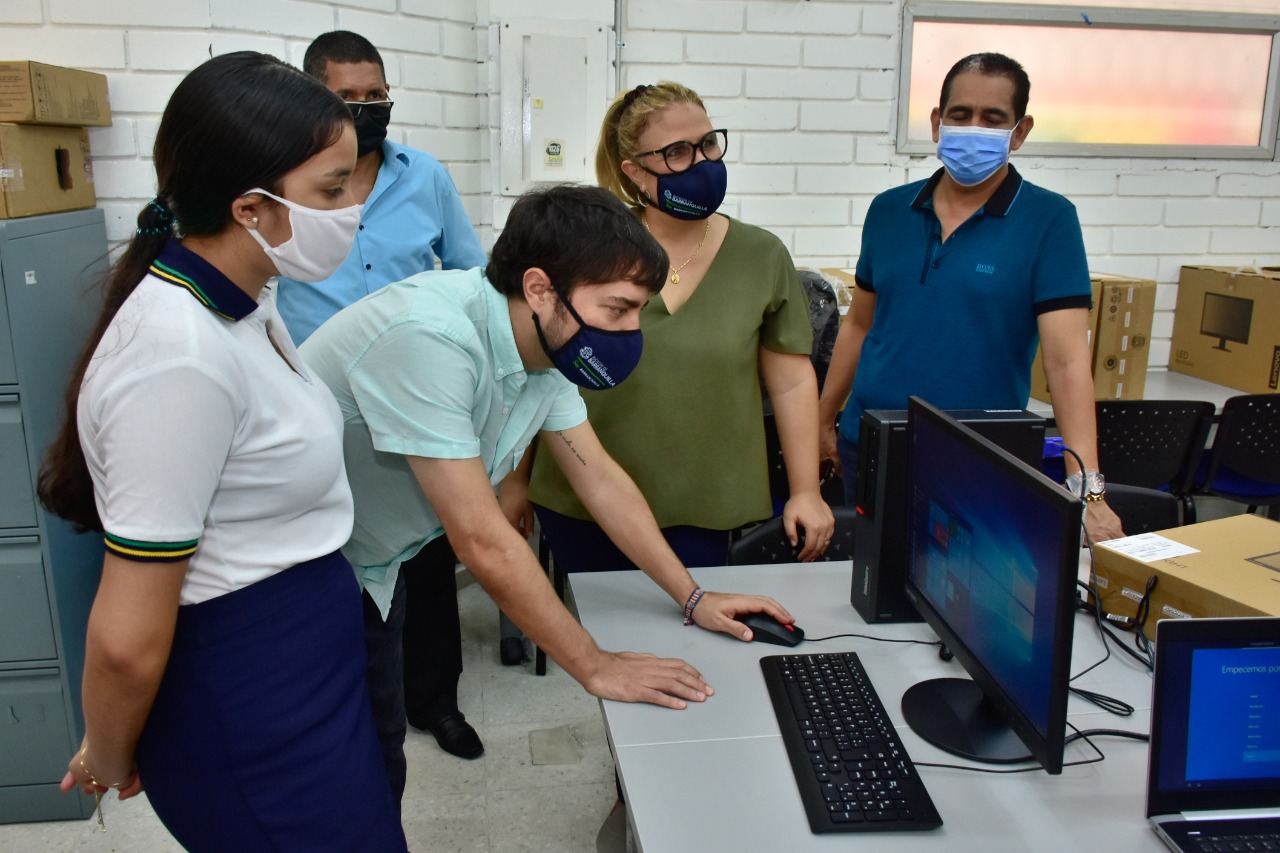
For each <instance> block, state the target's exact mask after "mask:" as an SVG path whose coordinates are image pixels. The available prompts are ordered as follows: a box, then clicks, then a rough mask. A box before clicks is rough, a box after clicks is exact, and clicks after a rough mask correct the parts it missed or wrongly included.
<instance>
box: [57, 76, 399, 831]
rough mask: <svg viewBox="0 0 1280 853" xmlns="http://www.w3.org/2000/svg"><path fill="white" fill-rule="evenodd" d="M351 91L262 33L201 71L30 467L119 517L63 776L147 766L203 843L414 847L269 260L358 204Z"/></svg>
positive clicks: (307, 255) (325, 412)
mask: <svg viewBox="0 0 1280 853" xmlns="http://www.w3.org/2000/svg"><path fill="white" fill-rule="evenodd" d="M355 152H356V142H355V132H354V129H353V126H352V121H351V116H350V113H349V112H348V110H347V108H346V107H345V105H344V104H343V103H342V101H341V100H340V99H339V98H338V97H337V96H335V95H334V94H332V93H331V92H329V91H328V90H327V89H325V88H324V86H322V85H321V84H320V83H318V82H317V81H315V80H313V79H311V78H310V77H308V76H306V75H304V74H302V73H301V72H299V71H297V70H296V69H294V68H292V67H290V66H288V65H285V64H284V63H282V62H280V61H279V60H276V59H275V58H273V57H270V56H266V55H263V54H257V53H235V54H228V55H225V56H220V57H217V58H215V59H212V60H210V61H208V62H206V63H204V64H203V65H201V66H200V67H198V68H197V69H195V70H194V71H192V72H191V74H189V75H188V76H187V77H186V78H185V79H184V80H183V81H182V82H181V83H180V84H179V85H178V87H177V89H176V90H175V91H174V93H173V96H172V98H171V99H170V101H169V104H168V106H167V107H166V109H165V112H164V116H163V118H162V119H161V122H160V127H159V131H158V133H157V136H156V142H155V168H156V178H157V185H158V187H159V192H158V194H157V196H156V198H155V199H154V200H153V201H151V202H149V203H148V204H147V206H146V207H145V208H144V209H143V211H142V212H141V213H140V214H139V216H138V228H137V232H136V234H135V235H134V237H133V238H132V240H131V241H130V243H129V245H128V247H127V249H126V251H125V252H124V254H123V255H122V256H121V258H120V260H119V261H118V262H117V263H116V265H115V267H114V268H113V269H112V272H111V274H110V275H109V277H108V280H107V282H106V286H105V294H104V305H103V308H102V312H101V315H100V317H99V319H98V323H97V325H96V328H95V330H94V332H93V334H92V336H91V338H90V341H89V342H88V345H87V346H86V349H85V353H84V355H83V356H82V359H81V362H80V364H79V366H78V369H77V371H76V373H75V374H74V375H73V378H72V383H71V387H70V389H69V391H68V417H67V421H66V424H65V425H64V427H63V430H62V432H61V434H60V435H59V436H58V438H57V439H56V440H55V442H54V444H53V445H52V447H51V449H50V452H49V456H48V457H47V459H46V461H45V466H44V469H43V471H42V473H41V487H40V495H41V499H42V500H43V501H44V502H45V504H46V505H48V506H49V507H50V509H52V510H53V511H54V512H57V513H58V514H60V515H63V516H64V517H66V518H68V519H70V520H71V521H72V522H74V523H75V524H77V525H78V526H80V527H82V528H85V529H94V530H100V531H102V532H103V535H104V538H105V541H106V555H105V557H104V560H103V572H102V581H101V583H100V585H99V588H98V593H97V596H96V598H95V599H94V604H93V610H92V612H91V614H90V617H89V627H88V638H87V642H86V653H85V673H84V691H83V692H84V715H85V729H86V731H85V738H84V742H83V745H82V747H81V749H80V750H79V751H78V752H76V754H75V755H74V756H72V758H71V761H70V762H69V765H68V773H67V777H66V779H64V780H63V789H64V790H70V789H72V788H79V789H81V790H83V791H85V792H86V793H90V794H94V795H99V794H101V793H103V792H105V791H106V790H107V789H108V788H117V789H119V792H120V797H121V798H125V797H129V796H133V795H134V794H136V793H138V792H139V791H140V790H141V789H142V787H143V785H145V786H146V790H147V794H148V797H149V798H150V801H151V804H152V806H153V807H154V808H155V810H156V813H157V814H158V815H159V817H160V819H161V820H162V821H163V822H164V823H165V825H166V827H168V829H169V830H170V832H172V833H173V834H174V836H175V837H176V838H177V839H178V841H179V842H181V843H182V844H183V845H184V846H185V847H187V848H188V849H191V850H211V851H213V850H216V851H228V850H237V851H253V850H321V849H323V850H380V851H381V850H393V851H394V850H404V849H405V841H404V834H403V831H402V830H401V828H400V822H399V819H398V816H397V814H396V809H395V806H394V804H393V802H392V799H391V795H390V789H389V787H388V784H387V776H386V771H385V769H384V766H383V763H382V759H381V756H380V753H379V749H378V744H377V739H376V735H375V732H374V727H373V722H372V717H371V715H370V710H369V697H368V691H367V688H366V684H365V677H364V647H363V639H362V637H363V635H362V627H361V626H362V622H361V612H360V598H359V589H358V587H357V585H356V580H355V576H354V574H353V573H352V571H351V568H350V566H349V565H348V564H347V563H346V561H345V560H343V558H342V557H341V555H340V554H339V553H338V548H340V547H341V546H342V545H343V544H344V542H345V541H346V539H347V537H348V535H349V534H350V532H351V525H352V518H353V515H352V503H351V492H350V489H349V488H348V486H347V479H346V472H345V470H344V468H343V463H342V424H341V419H340V416H339V413H338V408H337V405H336V404H335V403H334V401H333V398H332V397H331V396H330V394H329V392H328V390H327V389H326V388H325V386H324V385H323V383H320V382H318V381H317V380H316V379H315V377H314V376H313V375H312V373H311V371H310V370H308V369H307V367H306V366H305V364H304V363H303V362H302V360H301V359H299V358H298V354H297V352H296V351H295V350H294V347H293V344H292V343H291V342H290V338H289V335H288V333H287V331H286V330H285V328H284V326H283V323H282V322H281V320H280V315H279V314H278V313H277V312H276V308H275V300H274V293H273V291H272V288H271V287H269V286H268V280H269V279H270V278H271V277H273V276H275V275H277V274H279V275H288V276H290V277H291V278H297V279H302V280H320V279H323V278H325V277H326V276H328V275H329V274H330V273H331V272H332V269H333V268H335V267H336V266H337V265H338V264H339V263H341V261H342V260H343V259H344V258H345V257H346V254H347V252H348V251H349V250H350V246H351V242H352V238H353V236H354V234H355V229H356V228H357V227H358V225H359V218H360V207H359V206H358V205H354V204H352V203H351V201H350V199H349V198H348V197H347V194H346V182H347V178H348V176H349V175H350V174H351V171H352V169H353V167H354V164H355Z"/></svg>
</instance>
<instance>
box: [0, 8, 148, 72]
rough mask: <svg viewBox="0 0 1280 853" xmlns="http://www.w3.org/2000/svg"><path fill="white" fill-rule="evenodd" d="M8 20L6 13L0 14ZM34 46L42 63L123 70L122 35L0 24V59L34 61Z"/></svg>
mask: <svg viewBox="0 0 1280 853" xmlns="http://www.w3.org/2000/svg"><path fill="white" fill-rule="evenodd" d="M0 16H4V17H5V18H6V19H7V16H8V10H7V9H5V10H4V11H3V12H0ZM33 45H40V46H41V50H40V54H39V58H40V61H41V62H48V63H50V64H52V65H68V66H71V67H73V68H87V69H90V70H93V71H100V72H101V71H114V70H123V69H124V68H126V67H127V63H126V61H125V40H124V33H122V32H119V31H111V30H101V29H96V28H92V27H58V28H56V29H55V28H53V27H16V26H9V25H8V23H7V20H5V21H4V22H0V56H3V57H4V58H6V59H35V58H36V57H35V55H34V54H33V53H32V52H31V49H32V46H33Z"/></svg>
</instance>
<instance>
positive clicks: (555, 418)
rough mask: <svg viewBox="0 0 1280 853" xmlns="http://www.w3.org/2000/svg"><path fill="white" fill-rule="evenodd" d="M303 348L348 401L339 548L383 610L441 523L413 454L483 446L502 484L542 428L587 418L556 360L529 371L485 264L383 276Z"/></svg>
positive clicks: (453, 455) (450, 453)
mask: <svg viewBox="0 0 1280 853" xmlns="http://www.w3.org/2000/svg"><path fill="white" fill-rule="evenodd" d="M299 352H301V354H302V357H303V359H304V360H305V361H306V362H307V364H308V366H309V367H311V369H312V370H314V371H315V372H316V373H317V374H318V375H319V376H320V378H321V379H322V380H323V381H324V382H325V384H327V385H328V386H329V390H331V391H332V392H333V396H334V397H335V398H337V400H338V406H339V408H340V409H341V410H342V417H343V421H344V424H345V425H344V439H343V455H344V456H345V458H346V462H347V477H348V479H349V480H350V482H351V492H352V494H353V496H354V497H355V505H356V521H355V529H354V530H353V531H352V534H351V539H350V541H348V542H347V544H346V546H345V547H344V548H343V549H342V553H343V554H344V555H346V557H347V559H348V560H350V561H351V564H352V565H353V566H354V567H355V570H356V576H357V577H358V578H359V580H360V583H361V585H362V586H363V587H364V588H365V589H366V590H368V592H369V595H370V597H371V598H372V599H373V601H374V603H375V604H377V605H378V607H379V609H380V610H381V611H382V615H383V617H384V618H385V617H386V614H387V609H388V608H389V607H390V605H391V594H392V592H393V591H394V589H395V581H396V576H397V575H398V574H399V571H400V563H401V562H403V561H404V560H407V559H409V558H410V557H412V556H413V555H414V554H416V553H417V552H418V551H419V550H420V549H421V548H422V546H423V545H425V544H427V543H428V542H430V541H431V540H433V539H435V538H436V537H438V536H440V535H441V534H442V533H443V532H444V529H443V527H442V526H441V524H440V516H439V514H437V513H436V511H435V509H434V508H433V507H432V506H431V503H430V502H429V501H428V500H427V498H426V495H424V494H423V492H422V488H421V487H420V486H419V485H418V481H417V478H416V477H415V475H414V473H413V471H412V470H411V469H410V467H409V463H408V460H407V459H406V458H405V457H406V456H421V457H425V458H429V459H472V458H476V457H479V459H480V461H481V463H482V464H483V465H484V468H485V471H486V472H488V474H489V480H490V482H491V483H492V484H493V486H494V487H495V488H497V485H498V483H500V482H501V481H502V478H503V477H505V476H506V475H507V474H509V473H510V472H511V469H512V468H514V467H515V466H516V465H517V464H519V462H520V459H521V457H522V456H523V455H524V452H525V450H526V449H527V448H528V447H529V443H530V442H531V441H532V440H533V437H534V435H535V434H536V433H537V432H538V431H539V430H544V429H545V430H566V429H572V428H573V427H576V426H578V425H580V424H582V423H584V422H585V421H586V419H587V408H586V406H585V405H584V404H583V402H582V397H581V395H580V394H579V393H578V389H577V386H575V385H573V384H572V383H571V382H569V380H568V379H566V378H564V376H563V375H561V374H560V372H559V371H557V370H554V369H547V370H533V371H526V370H525V368H524V362H523V361H522V360H521V358H520V352H519V350H518V349H517V348H516V340H515V334H514V333H513V332H512V329H511V313H510V311H509V309H508V307H507V299H506V297H505V296H503V295H502V294H500V293H498V291H497V290H496V289H495V288H494V287H493V286H492V285H490V284H489V282H488V280H487V279H485V277H484V274H483V271H482V270H479V269H473V270H465V271H448V272H445V271H439V272H426V273H421V274H419V275H416V276H414V277H412V278H410V279H408V280H407V281H402V282H398V283H396V284H393V285H390V286H389V287H384V288H382V289H381V290H379V291H378V292H377V293H375V294H373V295H371V296H369V297H367V298H365V299H363V300H361V301H360V302H358V303H356V304H355V305H352V306H351V307H350V308H347V309H345V310H343V311H340V312H339V313H338V314H337V315H335V316H334V317H333V319H332V320H330V321H329V322H327V323H325V324H324V326H323V327H322V328H320V329H319V331H317V332H316V334H315V335H313V336H312V337H311V338H310V340H308V341H307V342H306V344H304V345H303V346H302V348H301V349H300V350H299Z"/></svg>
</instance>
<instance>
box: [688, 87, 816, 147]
mask: <svg viewBox="0 0 1280 853" xmlns="http://www.w3.org/2000/svg"><path fill="white" fill-rule="evenodd" d="M704 103H706V104H707V110H708V116H709V117H710V118H711V124H712V125H714V126H715V127H723V128H726V129H730V130H729V134H730V135H729V150H730V152H732V151H733V149H734V147H735V142H736V141H737V138H738V134H739V133H743V132H746V131H751V130H795V129H796V128H797V127H798V126H799V114H800V111H799V109H798V108H797V104H796V102H795V101H768V100H763V99H759V100H757V99H755V98H753V99H751V100H749V101H748V100H733V101H727V100H721V101H712V102H710V103H707V102H706V101H705V99H704Z"/></svg>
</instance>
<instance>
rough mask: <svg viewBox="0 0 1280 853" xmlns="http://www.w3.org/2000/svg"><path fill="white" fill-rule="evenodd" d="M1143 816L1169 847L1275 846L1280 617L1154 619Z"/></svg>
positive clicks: (1279, 822)
mask: <svg viewBox="0 0 1280 853" xmlns="http://www.w3.org/2000/svg"><path fill="white" fill-rule="evenodd" d="M1147 818H1148V819H1149V820H1150V821H1151V826H1152V828H1153V829H1155V831H1156V833H1157V834H1158V835H1159V836H1160V838H1161V839H1162V840H1163V841H1164V842H1165V844H1167V845H1168V846H1169V847H1170V848H1172V849H1173V850H1179V851H1187V853H1190V851H1201V850H1280V618H1277V617H1269V616H1268V617H1253V618H1232V619H1164V620H1162V621H1160V622H1159V623H1158V624H1157V626H1156V666H1155V692H1154V695H1153V697H1152V704H1151V757H1150V763H1149V766H1148V770H1147ZM1224 836H1225V837H1226V838H1227V841H1225V842H1222V841H1218V840H1215V839H1218V838H1221V837H1224ZM1241 836H1244V839H1242V838H1241ZM1250 836H1258V838H1257V839H1256V840H1254V839H1253V838H1251V837H1250ZM1248 843H1253V844H1256V845H1258V846H1246V845H1247V844H1248ZM1220 845H1221V846H1220Z"/></svg>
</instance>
